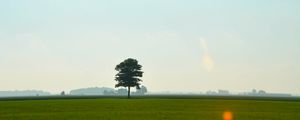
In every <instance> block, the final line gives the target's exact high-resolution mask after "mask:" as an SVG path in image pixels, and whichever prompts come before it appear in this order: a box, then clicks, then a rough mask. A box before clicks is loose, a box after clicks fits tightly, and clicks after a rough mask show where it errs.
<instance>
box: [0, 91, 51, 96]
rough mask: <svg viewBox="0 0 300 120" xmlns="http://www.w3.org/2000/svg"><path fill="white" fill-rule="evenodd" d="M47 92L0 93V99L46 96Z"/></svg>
mask: <svg viewBox="0 0 300 120" xmlns="http://www.w3.org/2000/svg"><path fill="white" fill-rule="evenodd" d="M48 95H50V93H49V92H45V91H41V90H15V91H0V97H11V96H48Z"/></svg>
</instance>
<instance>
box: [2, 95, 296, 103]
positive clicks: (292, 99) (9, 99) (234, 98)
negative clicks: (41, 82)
mask: <svg viewBox="0 0 300 120" xmlns="http://www.w3.org/2000/svg"><path fill="white" fill-rule="evenodd" d="M107 98H113V99H127V96H102V95H101V96H94V95H92V96H91V95H90V96H88V95H84V96H81V95H78V96H77V95H66V96H26V97H0V101H17V100H53V99H107ZM131 99H219V100H265V101H296V102H297V101H298V102H300V97H271V96H213V95H145V96H132V98H131Z"/></svg>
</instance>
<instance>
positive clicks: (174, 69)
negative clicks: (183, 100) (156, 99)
mask: <svg viewBox="0 0 300 120" xmlns="http://www.w3.org/2000/svg"><path fill="white" fill-rule="evenodd" d="M299 6H300V1H298V0H263V1H262V0H247V1H246V0H243V1H242V0H216V1H211V0H202V1H200V0H187V1H183V0H181V1H180V0H145V1H141V0H126V1H125V0H111V1H100V0H99V1H98V0H43V1H40V0H22V1H21V0H3V1H0V91H2V90H24V89H37V90H45V91H50V92H54V93H55V92H60V91H63V90H64V91H69V90H72V89H77V88H85V87H96V86H98V87H102V86H104V87H112V88H113V87H114V85H115V84H116V82H115V81H114V75H115V74H116V71H115V70H114V68H115V66H116V65H117V64H118V63H120V62H122V61H123V60H125V59H127V58H135V59H137V60H138V61H139V63H140V64H141V65H142V66H143V68H142V69H143V71H144V72H145V73H144V77H143V78H142V79H143V80H144V81H143V82H142V85H145V86H146V87H147V88H148V89H149V91H154V92H155V91H173V92H180V91H182V92H201V91H202V92H205V91H208V90H218V89H225V90H230V91H233V92H243V91H250V90H251V89H258V90H260V89H262V90H265V91H267V92H281V93H292V94H300V87H299V86H300V7H299Z"/></svg>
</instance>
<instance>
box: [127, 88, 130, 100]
mask: <svg viewBox="0 0 300 120" xmlns="http://www.w3.org/2000/svg"><path fill="white" fill-rule="evenodd" d="M127 92H128V96H127V97H128V99H129V98H130V86H128V91H127Z"/></svg>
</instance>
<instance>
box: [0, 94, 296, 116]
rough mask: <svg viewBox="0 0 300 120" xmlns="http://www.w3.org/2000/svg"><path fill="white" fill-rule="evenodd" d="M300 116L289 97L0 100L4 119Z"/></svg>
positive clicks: (0, 113)
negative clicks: (274, 98) (281, 98)
mask: <svg viewBox="0 0 300 120" xmlns="http://www.w3.org/2000/svg"><path fill="white" fill-rule="evenodd" d="M225 111H230V112H231V113H232V115H233V120H300V102H299V101H287V100H276V101H273V100H234V99H206V98H205V99H197V98H193V99H181V98H176V99H173V98H172V99H170V98H143V99H141V98H139V99H121V98H101V99H50V100H4V101H0V120H6V119H7V120H10V119H14V120H45V119H46V120H48V119H49V120H57V119H63V120H65V119H69V120H76V119H89V120H90V119H97V120H102V119H105V120H119V119H123V120H124V119H126V120H127V119H128V120H222V119H223V117H222V116H223V113H224V112H225Z"/></svg>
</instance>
